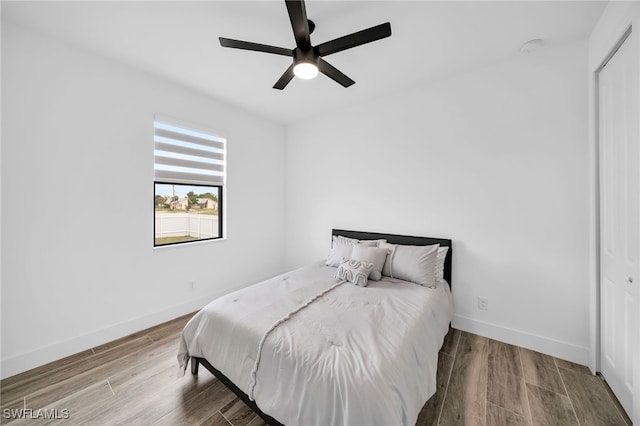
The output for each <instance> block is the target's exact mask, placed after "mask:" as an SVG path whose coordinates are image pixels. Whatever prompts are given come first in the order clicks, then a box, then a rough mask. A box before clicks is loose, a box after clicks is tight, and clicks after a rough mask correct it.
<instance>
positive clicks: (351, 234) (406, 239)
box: [331, 229, 453, 287]
mask: <svg viewBox="0 0 640 426" xmlns="http://www.w3.org/2000/svg"><path fill="white" fill-rule="evenodd" d="M331 235H332V236H333V235H342V236H343V237H347V238H355V239H357V240H382V239H384V240H387V242H389V243H390V244H404V245H412V246H430V245H432V244H440V245H441V246H443V247H449V250H448V251H447V258H446V259H445V260H444V279H445V280H447V282H448V283H449V287H451V263H452V262H451V259H453V245H452V244H451V240H447V239H444V238H428V237H412V236H409V235H394V234H378V233H376V232H361V231H347V230H344V229H332V230H331Z"/></svg>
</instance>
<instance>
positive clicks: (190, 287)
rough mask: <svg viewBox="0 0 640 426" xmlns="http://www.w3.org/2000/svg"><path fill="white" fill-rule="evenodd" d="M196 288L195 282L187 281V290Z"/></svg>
mask: <svg viewBox="0 0 640 426" xmlns="http://www.w3.org/2000/svg"><path fill="white" fill-rule="evenodd" d="M195 288H196V282H195V281H189V290H194V289H195Z"/></svg>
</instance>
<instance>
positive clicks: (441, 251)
mask: <svg viewBox="0 0 640 426" xmlns="http://www.w3.org/2000/svg"><path fill="white" fill-rule="evenodd" d="M448 251H449V247H438V253H437V254H436V267H435V268H434V270H433V273H434V275H435V276H436V280H443V279H444V260H445V259H446V258H447V252H448Z"/></svg>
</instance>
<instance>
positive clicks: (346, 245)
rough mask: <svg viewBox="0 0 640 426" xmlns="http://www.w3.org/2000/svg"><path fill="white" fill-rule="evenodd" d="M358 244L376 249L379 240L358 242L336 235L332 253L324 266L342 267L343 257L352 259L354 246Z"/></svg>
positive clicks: (332, 244) (333, 239)
mask: <svg viewBox="0 0 640 426" xmlns="http://www.w3.org/2000/svg"><path fill="white" fill-rule="evenodd" d="M356 244H362V245H363V246H366V247H376V246H377V245H378V240H372V241H358V240H355V239H353V238H346V237H343V236H340V235H334V236H333V238H332V243H331V251H330V252H329V256H328V257H327V260H326V261H325V262H324V264H325V265H327V266H333V267H337V266H340V263H341V262H342V258H343V257H346V258H347V259H351V252H352V251H353V246H354V245H356Z"/></svg>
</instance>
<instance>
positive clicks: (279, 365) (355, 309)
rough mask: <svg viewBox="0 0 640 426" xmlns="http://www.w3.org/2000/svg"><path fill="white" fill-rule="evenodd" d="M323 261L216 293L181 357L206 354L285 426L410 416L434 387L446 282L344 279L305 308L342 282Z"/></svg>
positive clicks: (407, 419)
mask: <svg viewBox="0 0 640 426" xmlns="http://www.w3.org/2000/svg"><path fill="white" fill-rule="evenodd" d="M323 263H324V262H318V263H316V264H312V265H309V266H306V267H304V268H301V269H298V270H295V271H292V272H289V273H286V274H283V275H280V276H277V277H275V278H272V279H269V280H267V281H263V282H261V283H258V284H255V285H253V286H250V287H247V288H244V289H242V290H239V291H236V292H233V293H231V294H228V295H226V296H223V297H221V298H219V299H216V300H214V301H213V302H211V303H210V304H209V305H207V306H206V307H205V308H203V309H202V310H201V311H200V312H198V313H197V314H196V315H195V316H194V317H193V318H192V319H191V320H190V321H189V323H188V324H187V325H186V326H185V328H184V330H183V333H182V339H181V342H180V350H179V354H178V360H179V361H180V363H181V366H182V367H183V368H186V363H187V361H188V359H189V357H190V356H195V357H201V358H206V359H207V360H208V361H209V362H210V363H211V364H212V365H213V366H214V367H216V368H217V369H218V370H220V371H221V372H222V373H223V374H224V375H225V376H227V377H228V378H229V379H230V380H231V381H233V382H234V383H235V384H236V386H238V387H239V388H240V389H241V390H242V391H243V392H245V393H247V394H250V393H252V396H253V398H254V400H255V402H256V404H257V405H258V406H259V407H260V409H261V410H262V411H263V412H265V413H266V414H269V415H270V416H272V417H274V418H275V419H277V420H278V421H280V422H281V423H284V424H286V425H400V424H404V425H414V424H415V422H416V420H417V417H418V413H419V412H420V410H421V408H422V406H423V405H424V403H425V402H426V401H427V399H428V398H429V397H430V396H431V395H433V393H434V392H435V390H436V370H437V364H438V351H439V349H440V347H441V346H442V342H443V339H444V336H445V334H446V333H447V330H448V325H449V322H450V321H451V317H452V313H453V309H452V303H451V294H450V292H449V288H448V285H447V284H446V283H445V282H443V281H439V282H438V283H437V286H436V288H433V289H431V288H426V287H421V286H419V285H417V284H413V283H408V282H405V281H400V280H397V279H392V278H388V277H383V278H382V280H381V281H369V286H368V287H358V286H356V285H353V284H351V283H348V282H347V283H343V284H341V285H338V286H336V287H335V288H334V289H332V290H330V291H328V292H326V293H325V294H324V295H322V296H321V297H318V298H317V299H316V300H314V301H313V302H312V303H310V304H309V305H308V306H305V307H304V308H302V309H300V308H301V306H302V305H305V304H306V303H307V302H309V301H310V300H311V299H313V298H314V297H316V296H318V295H319V294H320V293H322V292H324V291H326V290H328V289H329V288H330V287H332V286H335V285H336V280H335V279H334V278H333V274H334V273H335V271H336V268H333V267H327V266H324V264H323ZM296 310H298V312H296V313H295V314H293V315H290V317H289V318H288V319H287V320H286V321H284V322H281V320H282V319H283V318H285V317H287V316H288V315H289V314H290V313H291V312H293V311H296ZM279 322H281V323H280V324H278V325H277V327H275V328H272V327H273V326H274V325H275V324H276V323H279ZM270 329H272V331H270V332H269V333H268V334H267V335H266V338H265V339H264V342H263V347H262V351H261V353H260V358H259V363H258V367H257V370H256V372H255V373H256V374H255V386H254V387H253V388H252V389H251V386H250V385H251V381H252V377H251V372H252V370H253V369H254V366H255V365H256V358H257V355H258V346H259V343H260V341H261V339H262V338H263V336H265V332H267V331H268V330H270ZM250 391H252V392H250Z"/></svg>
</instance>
